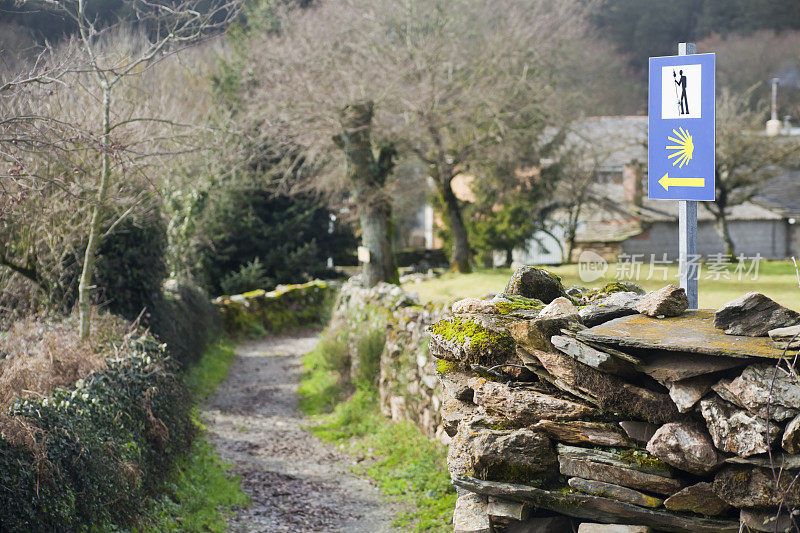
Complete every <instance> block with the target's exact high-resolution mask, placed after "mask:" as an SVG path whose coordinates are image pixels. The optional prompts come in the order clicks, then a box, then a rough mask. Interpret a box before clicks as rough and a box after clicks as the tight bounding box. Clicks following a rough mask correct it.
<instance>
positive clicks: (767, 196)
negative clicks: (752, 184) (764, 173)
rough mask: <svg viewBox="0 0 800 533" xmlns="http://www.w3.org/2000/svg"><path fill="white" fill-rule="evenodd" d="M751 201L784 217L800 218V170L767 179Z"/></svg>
mask: <svg viewBox="0 0 800 533" xmlns="http://www.w3.org/2000/svg"><path fill="white" fill-rule="evenodd" d="M753 202H755V203H757V204H758V205H761V206H763V207H766V208H767V209H770V210H772V211H775V212H777V213H780V214H782V215H783V216H785V217H794V218H800V170H793V171H787V172H784V173H782V174H780V175H778V176H775V177H774V178H772V179H771V180H769V181H767V182H766V183H765V184H764V186H763V187H762V188H761V192H760V193H759V194H758V196H756V197H755V198H754V199H753Z"/></svg>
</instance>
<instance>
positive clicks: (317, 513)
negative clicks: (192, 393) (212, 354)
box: [202, 331, 397, 533]
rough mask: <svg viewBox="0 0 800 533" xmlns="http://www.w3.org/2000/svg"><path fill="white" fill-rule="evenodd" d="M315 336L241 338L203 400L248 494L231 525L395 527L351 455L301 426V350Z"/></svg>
mask: <svg viewBox="0 0 800 533" xmlns="http://www.w3.org/2000/svg"><path fill="white" fill-rule="evenodd" d="M318 338H319V335H318V333H316V332H314V331H301V332H296V333H293V334H288V335H278V336H272V337H267V338H265V339H261V340H257V341H250V342H247V343H245V344H242V345H241V346H239V348H238V349H237V358H236V361H235V362H234V363H233V365H232V366H231V368H230V371H229V373H228V378H227V379H226V380H225V382H223V383H222V384H221V385H220V386H219V388H218V389H217V391H216V393H215V394H214V395H213V396H212V397H211V398H210V400H209V401H208V403H207V404H206V405H205V406H204V408H203V411H202V420H203V423H204V424H205V425H206V426H207V427H208V429H207V431H208V435H209V439H210V440H211V442H212V444H213V445H214V446H215V447H216V449H217V450H218V451H219V454H220V456H221V457H222V459H224V460H225V461H227V462H229V463H231V464H232V465H233V472H234V473H235V474H237V475H239V476H241V477H242V486H243V489H244V491H245V493H247V494H248V495H249V496H250V498H251V499H252V505H251V506H250V507H247V508H243V509H239V510H238V511H237V513H236V515H235V516H234V517H233V518H231V519H230V520H229V529H230V531H235V532H256V531H258V532H262V531H263V532H312V531H325V532H328V531H330V532H333V531H365V532H376V533H380V532H390V531H395V530H394V529H393V528H392V526H391V523H392V519H393V515H394V514H395V512H396V511H397V508H396V506H394V505H393V504H391V503H390V502H387V501H385V500H384V499H383V498H382V497H381V495H380V492H379V490H378V489H377V488H376V487H375V486H374V485H372V484H371V483H370V482H369V481H368V480H366V479H363V478H360V477H357V476H355V475H354V474H352V473H351V472H350V468H351V467H352V466H353V465H354V464H355V460H354V459H353V458H352V457H350V456H348V455H346V454H344V453H342V452H340V451H339V450H337V449H336V448H335V447H333V446H332V445H330V444H328V443H325V442H323V441H321V440H319V439H317V438H316V437H314V436H313V435H312V434H310V433H309V432H308V431H306V430H305V429H303V426H304V425H305V424H307V423H308V420H307V419H306V418H305V417H304V416H303V414H302V413H301V412H300V410H299V409H298V406H297V402H298V395H297V386H298V381H299V376H300V373H301V370H302V363H301V357H302V356H303V355H304V354H306V353H308V352H310V351H311V350H312V349H313V348H314V346H315V345H316V343H317V341H318Z"/></svg>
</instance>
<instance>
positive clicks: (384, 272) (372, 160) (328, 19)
mask: <svg viewBox="0 0 800 533" xmlns="http://www.w3.org/2000/svg"><path fill="white" fill-rule="evenodd" d="M379 3H380V2H379ZM377 12H378V7H377V6H373V5H370V4H368V3H365V2H360V1H348V2H342V3H338V2H337V3H334V2H326V3H324V4H322V5H319V6H314V7H310V8H306V9H289V10H287V11H283V12H281V11H275V10H270V9H267V10H258V11H257V12H255V13H251V14H250V17H249V19H248V23H249V24H250V26H251V30H250V31H249V32H248V34H247V36H246V39H245V44H244V45H243V46H242V47H241V48H240V52H241V54H240V56H239V59H238V61H239V62H240V63H241V64H243V65H244V69H245V72H246V74H245V81H244V87H243V93H242V95H241V98H240V101H241V104H240V108H241V111H240V112H239V117H240V119H241V120H242V122H243V124H242V129H243V130H245V131H256V132H258V136H259V138H258V139H257V140H256V141H253V140H252V139H248V140H246V141H245V142H247V143H249V144H250V145H254V146H260V147H266V148H264V149H266V150H269V151H272V152H273V153H271V154H270V155H268V156H265V155H264V154H262V153H260V151H259V150H255V151H254V152H253V153H252V156H253V157H254V158H266V159H270V160H273V159H275V158H278V159H283V163H284V165H285V166H286V168H287V171H286V172H285V173H284V179H283V183H281V184H280V185H279V187H278V188H279V190H281V192H290V193H291V192H304V191H309V190H310V191H314V192H315V193H317V194H320V193H322V195H324V196H327V197H328V198H341V197H342V194H343V193H344V194H348V195H349V197H350V200H351V202H352V205H353V206H354V207H355V210H356V212H357V214H358V218H359V221H360V228H361V240H362V244H363V246H365V247H366V248H367V249H368V250H369V256H370V257H369V262H367V263H365V265H364V269H363V274H364V282H365V283H366V284H367V285H368V286H372V285H375V284H376V283H378V282H380V281H387V282H396V281H397V268H396V267H395V265H394V259H393V256H392V250H391V240H390V231H389V229H390V219H391V203H390V194H391V189H390V187H389V183H390V176H391V172H392V169H393V166H394V159H395V154H396V149H395V146H394V144H393V143H392V142H391V138H389V137H388V136H387V135H386V133H387V132H388V129H387V128H386V126H385V125H384V124H385V122H386V121H385V116H386V113H385V110H384V106H383V103H384V102H383V98H384V97H386V96H387V94H388V93H389V92H390V91H389V90H390V89H393V88H394V87H396V85H397V83H396V81H395V80H396V79H397V75H396V73H394V72H392V70H391V67H392V65H390V64H381V63H380V61H379V58H378V56H377V55H376V50H375V45H377V44H378V43H379V42H380V40H381V39H380V36H379V35H377V34H378V32H379V29H380V28H378V27H377V26H375V25H374V24H371V23H370V22H369V21H368V20H367V19H365V18H363V17H362V15H363V16H366V15H367V13H371V14H375V13H377ZM259 17H261V18H262V19H264V18H266V19H268V21H269V23H265V21H264V20H258V18H259ZM265 28H271V30H268V31H265ZM250 166H251V167H256V166H258V165H252V164H251V165H250ZM272 177H274V174H270V178H272ZM331 203H334V202H333V200H331Z"/></svg>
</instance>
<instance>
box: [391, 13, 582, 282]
mask: <svg viewBox="0 0 800 533" xmlns="http://www.w3.org/2000/svg"><path fill="white" fill-rule="evenodd" d="M392 4H393V7H391V8H389V9H386V14H385V15H384V18H385V19H386V22H385V24H386V31H385V32H384V35H385V36H386V37H385V39H384V42H385V43H386V44H384V45H383V46H382V47H381V48H383V49H387V50H391V53H390V54H387V57H386V58H385V59H386V60H387V61H392V62H393V64H394V65H395V68H396V69H397V70H398V71H399V72H401V73H402V86H401V87H402V93H401V95H400V97H398V98H397V99H396V101H395V102H394V103H395V106H396V107H395V108H394V109H395V115H396V116H397V117H399V118H400V119H401V120H402V123H401V125H402V128H401V130H400V131H399V132H398V135H399V136H400V137H401V139H402V140H403V145H404V146H407V147H408V148H409V149H410V150H411V151H413V152H414V153H415V154H416V155H417V157H419V158H420V159H422V161H424V162H425V163H426V164H427V165H428V168H429V170H430V175H431V177H432V178H433V182H434V184H435V186H436V190H437V192H438V196H439V200H440V206H441V208H442V211H443V213H444V215H445V216H444V221H445V224H446V225H447V228H448V230H449V231H450V234H451V237H452V242H453V248H452V257H451V268H453V269H457V270H458V271H460V272H467V271H469V270H470V260H471V249H470V243H469V236H468V232H467V230H466V227H465V224H464V215H463V212H462V211H463V205H462V204H461V202H460V201H459V200H458V198H457V197H456V195H455V194H454V191H453V187H452V182H453V178H455V177H456V176H457V175H458V174H460V173H464V172H471V173H472V174H475V175H476V177H477V178H478V179H481V176H480V173H481V171H482V169H483V168H485V167H487V166H490V167H491V166H497V165H500V166H506V167H513V166H514V165H515V164H518V165H520V166H528V165H531V164H534V165H536V164H538V163H537V162H536V161H523V160H521V158H520V154H522V153H529V152H530V151H531V150H530V148H531V147H532V146H534V147H535V146H540V145H541V144H542V143H543V139H542V138H543V135H542V134H543V131H544V127H545V125H547V124H553V123H556V124H563V123H564V122H566V121H567V120H568V117H567V115H570V114H572V113H574V111H575V110H574V109H570V106H569V101H570V100H571V96H574V93H575V92H576V91H577V90H578V89H581V90H585V89H587V87H582V88H577V87H574V86H573V87H566V86H565V85H566V84H567V83H569V82H570V81H571V74H572V72H571V71H572V70H573V69H575V68H581V66H580V65H578V64H576V61H575V59H576V58H577V57H578V56H580V55H581V54H584V52H583V51H582V50H581V48H582V47H583V46H589V44H590V43H591V42H593V41H592V40H591V38H590V36H589V35H588V34H587V30H586V27H587V25H586V23H585V21H584V16H585V7H584V6H583V4H581V3H579V2H570V1H567V2H558V1H551V0H527V1H525V0H501V1H499V2H484V1H481V0H461V1H457V2H453V1H447V0H434V1H426V2H414V1H407V2H399V3H392Z"/></svg>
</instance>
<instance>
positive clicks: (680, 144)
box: [667, 127, 694, 168]
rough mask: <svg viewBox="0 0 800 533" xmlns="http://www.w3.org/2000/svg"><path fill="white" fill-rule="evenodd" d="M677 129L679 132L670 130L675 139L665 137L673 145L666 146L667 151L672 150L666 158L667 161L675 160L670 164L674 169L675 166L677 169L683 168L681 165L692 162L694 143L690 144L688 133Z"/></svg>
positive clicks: (690, 137)
mask: <svg viewBox="0 0 800 533" xmlns="http://www.w3.org/2000/svg"><path fill="white" fill-rule="evenodd" d="M678 129H679V130H680V131H676V130H672V133H674V134H675V137H677V139H676V138H675V137H667V139H669V140H670V141H672V142H674V143H675V144H673V145H667V150H673V152H672V153H671V154H670V155H668V156H667V159H672V158H673V157H675V158H677V159H675V161H673V162H672V166H673V167H674V166H675V165H677V166H678V168H683V165H685V164H687V163H688V162H689V161H691V160H692V152H694V143H693V142H692V136H691V135H689V132H688V131H686V130H684V129H683V128H681V127H679V128H678Z"/></svg>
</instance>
